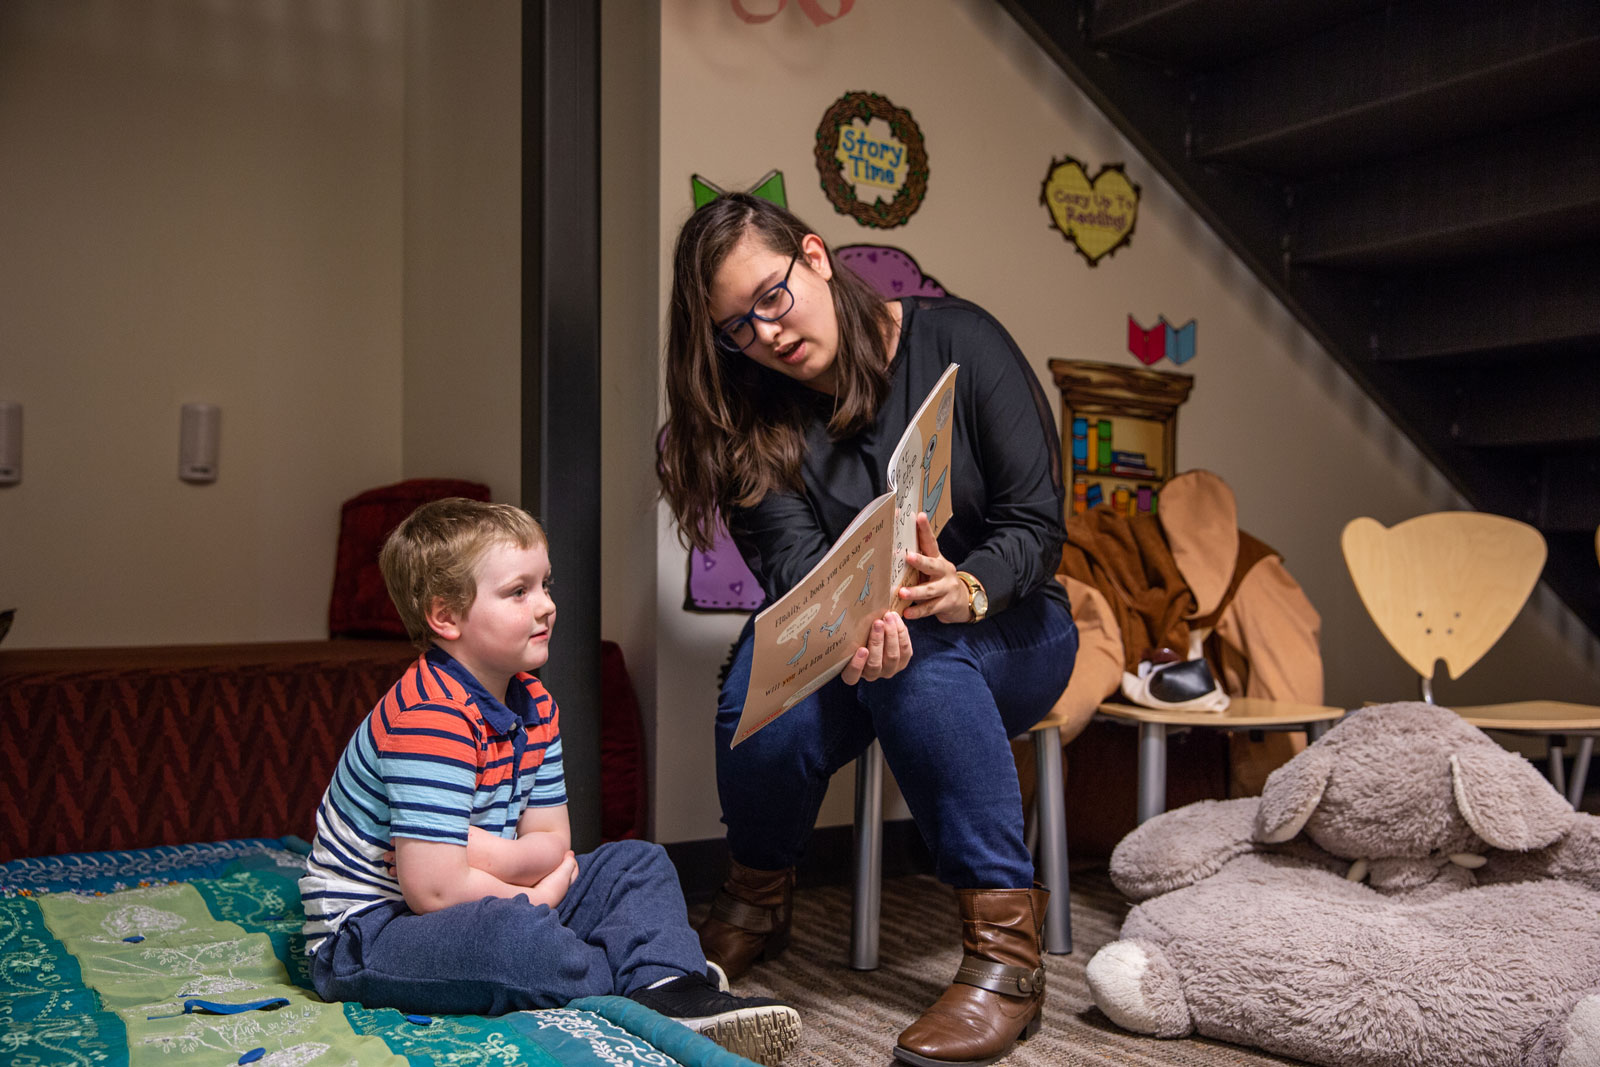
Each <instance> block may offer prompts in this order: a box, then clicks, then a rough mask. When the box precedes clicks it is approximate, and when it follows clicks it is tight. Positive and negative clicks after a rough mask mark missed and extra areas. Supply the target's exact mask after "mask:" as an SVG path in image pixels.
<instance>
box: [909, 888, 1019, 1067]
mask: <svg viewBox="0 0 1600 1067" xmlns="http://www.w3.org/2000/svg"><path fill="white" fill-rule="evenodd" d="M1049 899H1050V894H1049V892H1048V891H1046V890H1044V889H1040V888H1038V887H1035V888H1033V889H958V890H956V903H957V904H959V905H960V908H961V947H962V949H963V950H964V951H965V953H966V954H965V955H964V956H963V957H962V958H961V966H960V968H959V969H957V971H956V977H955V981H953V982H952V983H951V984H950V987H949V988H948V989H946V990H945V991H944V993H943V995H941V996H940V997H939V999H938V1000H936V1001H934V1004H933V1007H931V1008H929V1009H928V1010H927V1011H925V1012H923V1013H922V1018H920V1019H918V1020H917V1021H916V1022H914V1023H912V1024H911V1025H910V1026H908V1027H907V1028H906V1030H905V1032H904V1033H902V1034H901V1035H900V1040H899V1043H898V1044H896V1045H895V1048H894V1055H895V1058H896V1059H898V1060H904V1061H905V1062H907V1063H914V1064H917V1065H918V1067H946V1065H947V1064H970V1065H977V1064H985V1063H993V1062H994V1061H995V1060H997V1059H999V1058H1000V1057H1001V1056H1004V1055H1005V1054H1006V1053H1007V1052H1009V1051H1010V1050H1011V1046H1012V1045H1014V1044H1016V1042H1017V1041H1018V1039H1021V1040H1024V1041H1026V1040H1027V1039H1028V1038H1029V1037H1032V1036H1033V1033H1034V1031H1035V1030H1037V1029H1039V1020H1040V1018H1041V1017H1042V1014H1043V1012H1044V967H1043V966H1041V964H1040V962H1039V956H1040V951H1041V949H1042V947H1043V946H1042V937H1041V929H1042V928H1043V926H1044V905H1045V901H1047V900H1049Z"/></svg>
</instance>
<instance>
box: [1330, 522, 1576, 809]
mask: <svg viewBox="0 0 1600 1067" xmlns="http://www.w3.org/2000/svg"><path fill="white" fill-rule="evenodd" d="M1340 544H1341V546H1342V548H1343V550H1344V560H1345V566H1346V568H1348V570H1349V572H1350V578H1351V580H1352V581H1353V582H1354V583H1355V587H1356V592H1357V593H1358V594H1360V596H1361V602H1362V604H1364V605H1365V606H1366V609H1367V614H1368V615H1370V616H1371V617H1372V621H1373V622H1374V623H1376V624H1377V627H1378V630H1379V632H1380V633H1382V634H1383V636H1384V638H1385V639H1386V640H1388V642H1389V644H1390V645H1391V646H1392V647H1393V648H1394V650H1395V651H1396V652H1398V653H1399V654H1400V656H1401V658H1402V659H1404V660H1405V661H1406V663H1408V664H1410V666H1411V668H1412V669H1413V670H1414V671H1416V672H1417V676H1418V678H1419V679H1420V685H1421V691H1422V699H1423V700H1425V701H1427V702H1428V703H1430V704H1431V703H1433V672H1434V668H1435V665H1436V663H1437V662H1438V661H1439V660H1441V659H1442V660H1444V663H1445V668H1446V669H1447V670H1448V671H1449V672H1450V677H1451V678H1452V679H1455V678H1459V677H1461V676H1462V675H1463V674H1465V673H1466V672H1467V670H1468V669H1470V668H1471V667H1472V665H1473V664H1475V663H1477V662H1478V660H1479V659H1480V658H1482V656H1483V654H1484V653H1485V652H1487V651H1489V649H1490V648H1491V647H1493V645H1494V643H1495V642H1496V641H1498V640H1499V639H1500V637H1501V635H1502V634H1504V633H1505V632H1506V629H1507V628H1508V627H1509V626H1510V625H1511V622H1512V620H1513V619H1515V618H1516V617H1517V613H1518V612H1520V611H1521V610H1522V606H1523V604H1524V603H1526V602H1527V599H1528V595H1529V594H1530V593H1532V592H1533V586H1534V583H1535V582H1537V581H1538V580H1539V573H1540V571H1542V570H1543V569H1544V562H1545V544H1544V537H1543V536H1541V535H1540V533H1539V531H1538V530H1535V529H1534V528H1533V527H1531V526H1529V525H1527V524H1526V523H1522V522H1518V521H1517V520H1515V519H1508V518H1504V517H1502V516H1499V515H1486V514H1482V513H1480V512H1473V511H1442V512H1435V513H1433V514H1430V515H1419V516H1417V517H1416V518H1414V519H1408V520H1406V521H1405V522H1402V523H1398V524H1397V525H1395V526H1393V527H1391V528H1388V529H1385V528H1384V527H1383V526H1382V525H1381V524H1380V523H1378V522H1377V521H1376V520H1374V519H1369V518H1360V519H1353V520H1352V521H1351V522H1350V523H1349V524H1348V525H1347V526H1345V528H1344V534H1343V536H1342V537H1341V538H1340ZM1597 545H1600V541H1597ZM1454 710H1455V711H1456V713H1457V714H1459V715H1460V716H1461V717H1462V718H1464V719H1466V720H1467V721H1468V722H1470V723H1472V724H1473V725H1474V726H1476V727H1478V728H1479V729H1484V730H1505V731H1512V732H1527V733H1541V734H1545V735H1547V736H1548V738H1549V744H1550V758H1549V763H1550V780H1551V782H1552V784H1554V785H1555V787H1556V788H1557V789H1558V790H1560V791H1561V792H1562V793H1565V794H1566V795H1567V798H1568V800H1570V801H1571V803H1572V805H1573V807H1577V806H1578V803H1579V801H1581V800H1582V799H1583V792H1582V791H1583V786H1584V781H1585V778H1586V777H1587V774H1588V767H1589V760H1590V756H1591V755H1592V753H1593V749H1594V732H1595V731H1600V707H1591V706H1588V705H1583V704H1568V703H1564V702H1561V701H1554V700H1537V701H1522V702H1517V703H1510V704H1489V705H1480V706H1472V707H1458V708H1455V709H1454ZM1568 733H1583V734H1586V736H1584V737H1583V738H1582V744H1581V745H1580V747H1579V750H1578V753H1577V758H1576V759H1575V760H1574V763H1573V774H1572V782H1571V786H1572V788H1571V789H1570V790H1569V789H1568V788H1567V784H1566V782H1565V774H1564V772H1565V764H1564V762H1563V758H1564V756H1565V754H1566V753H1565V736H1564V735H1566V734H1568Z"/></svg>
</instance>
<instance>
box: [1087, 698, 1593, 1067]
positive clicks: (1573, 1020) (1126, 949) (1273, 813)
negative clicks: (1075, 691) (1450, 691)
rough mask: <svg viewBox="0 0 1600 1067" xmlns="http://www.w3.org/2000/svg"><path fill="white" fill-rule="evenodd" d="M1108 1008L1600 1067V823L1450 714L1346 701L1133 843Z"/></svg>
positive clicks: (1122, 884)
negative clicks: (1234, 794)
mask: <svg viewBox="0 0 1600 1067" xmlns="http://www.w3.org/2000/svg"><path fill="white" fill-rule="evenodd" d="M1111 877H1112V880H1113V881H1114V882H1115V883H1116V885H1117V887H1118V888H1119V889H1120V890H1122V892H1124V893H1125V894H1127V895H1128V896H1129V897H1130V898H1131V899H1133V900H1135V901H1142V903H1140V904H1139V905H1138V906H1137V907H1135V908H1134V909H1133V910H1132V911H1131V912H1130V913H1129V914H1128V918H1127V921H1126V922H1125V923H1124V924H1123V928H1122V934H1121V939H1120V940H1118V941H1114V942H1112V943H1111V944H1109V945H1106V946H1105V947H1104V948H1102V949H1101V950H1100V951H1099V952H1098V953H1096V954H1095V956H1094V958H1093V959H1092V960H1091V961H1090V962H1089V967H1088V979H1089V987H1090V990H1091V991H1092V992H1093V994H1094V999H1095V1003H1096V1004H1098V1005H1099V1006H1100V1009H1101V1010H1102V1011H1103V1012H1105V1013H1106V1015H1108V1016H1110V1017H1111V1019H1112V1020H1113V1021H1114V1022H1116V1023H1117V1024H1118V1025H1120V1026H1122V1027H1124V1028H1126V1029H1129V1030H1134V1031H1138V1032H1141V1033H1147V1034H1154V1035H1156V1036H1158V1037H1183V1036H1185V1035H1187V1034H1189V1033H1191V1032H1193V1031H1198V1032H1199V1033H1201V1034H1203V1035H1205V1036H1207V1037H1212V1038H1218V1039H1221V1040H1224V1041H1232V1042H1235V1043H1238V1044H1243V1045H1256V1046H1259V1047H1261V1048H1264V1049H1268V1050H1270V1051H1273V1052H1278V1053H1283V1054H1286V1055H1289V1056H1295V1057H1298V1058H1300V1059H1304V1060H1309V1061H1311V1062H1313V1063H1320V1064H1331V1065H1346V1064H1348V1065H1360V1067H1402V1065H1403V1067H1441V1065H1447V1064H1448V1065H1461V1067H1600V819H1597V818H1595V817H1594V816H1591V815H1585V814H1579V813H1576V812H1574V811H1573V810H1572V808H1571V807H1570V806H1569V805H1568V804H1567V803H1566V801H1565V800H1563V799H1562V798H1561V796H1560V794H1559V793H1557V792H1556V791H1555V790H1554V789H1553V788H1552V787H1551V786H1550V785H1549V783H1547V782H1546V781H1545V780H1544V779H1543V778H1542V777H1541V776H1540V775H1539V773H1538V771H1536V770H1535V769H1534V768H1533V766H1532V765H1531V764H1529V763H1528V762H1527V760H1525V759H1523V758H1522V757H1520V756H1517V755H1514V754H1512V753H1509V752H1507V751H1505V750H1504V749H1502V748H1501V747H1500V746H1499V745H1497V744H1496V743H1495V742H1494V741H1492V740H1490V739H1489V738H1488V737H1486V736H1485V735H1484V734H1483V733H1482V732H1481V731H1479V730H1477V729H1476V728H1475V727H1473V726H1471V725H1469V724H1467V723H1466V722H1464V721H1463V720H1462V719H1461V718H1460V717H1459V716H1457V715H1456V714H1455V713H1454V712H1451V711H1448V710H1446V709H1443V708H1437V707H1434V706H1432V705H1429V704H1388V705H1382V706H1378V707H1372V708H1365V709H1362V710H1360V711H1356V712H1353V713H1351V714H1350V715H1348V716H1346V717H1345V719H1344V720H1343V721H1342V722H1340V724H1339V725H1337V726H1335V727H1334V728H1333V729H1332V730H1330V731H1328V733H1327V734H1326V735H1325V736H1324V737H1323V738H1322V739H1321V740H1320V741H1318V742H1317V743H1316V744H1314V745H1311V746H1310V747H1309V748H1307V749H1306V750H1305V751H1304V752H1302V753H1300V755H1298V756H1296V757H1295V758H1294V759H1292V760H1290V761H1289V762H1288V763H1286V764H1284V765H1283V766H1282V767H1280V768H1279V769H1278V770H1277V771H1275V772H1274V773H1273V774H1272V776H1271V777H1270V778H1269V779H1268V780H1267V785H1266V789H1265V791H1264V792H1263V794H1262V796H1261V797H1260V798H1248V799H1242V800H1227V801H1203V802H1201V803H1199V804H1191V805H1189V806H1188V807H1185V808H1181V809H1179V810H1177V811H1172V812H1168V813H1167V814H1165V815H1161V816H1158V817H1157V818H1154V819H1151V820H1150V821H1149V822H1147V823H1145V824H1144V825H1142V826H1140V827H1139V828H1138V829H1137V830H1135V831H1134V832H1133V833H1131V834H1129V835H1128V836H1127V837H1126V838H1124V839H1123V841H1122V843H1121V844H1119V845H1118V846H1117V849H1116V851H1115V853H1114V854H1113V855H1112V857H1111Z"/></svg>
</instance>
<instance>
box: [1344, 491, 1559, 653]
mask: <svg viewBox="0 0 1600 1067" xmlns="http://www.w3.org/2000/svg"><path fill="white" fill-rule="evenodd" d="M1340 545H1341V546H1342V547H1343V549H1344V562H1345V566H1346V567H1348V568H1349V570H1350V578H1351V580H1352V581H1353V582H1354V583H1355V587H1356V592H1357V593H1359V594H1360V595H1361V602H1362V603H1363V604H1365V605H1366V607H1367V614H1369V615H1371V616H1372V621H1373V622H1375V623H1377V624H1378V629H1379V630H1380V631H1382V633H1383V636H1384V637H1385V638H1387V639H1388V641H1389V644H1391V645H1393V646H1394V650H1395V651H1396V652H1398V653H1400V656H1401V658H1402V659H1404V660H1405V661H1406V662H1407V663H1409V664H1410V665H1411V668H1412V670H1414V671H1416V672H1417V674H1418V675H1420V676H1421V677H1423V678H1432V677H1433V667H1434V664H1435V663H1436V662H1437V661H1438V660H1441V659H1442V660H1444V662H1445V666H1446V667H1447V668H1448V669H1449V671H1450V677H1451V678H1459V677H1461V676H1462V675H1463V674H1465V673H1466V672H1467V669H1468V668H1469V667H1471V666H1472V665H1473V664H1474V663H1476V662H1478V659H1479V658H1480V657H1481V656H1482V655H1483V654H1484V653H1485V652H1487V651H1489V648H1490V646H1492V645H1493V644H1494V643H1495V642H1496V641H1498V640H1499V639H1500V635H1501V634H1503V633H1505V632H1506V627H1508V626H1510V625H1511V622H1512V620H1513V619H1515V618H1516V617H1517V613H1518V612H1520V611H1521V610H1522V605H1523V603H1524V602H1526V601H1527V599H1528V594H1529V593H1531V592H1533V583H1534V582H1536V581H1538V580H1539V572H1540V571H1542V570H1543V569H1544V560H1545V546H1544V538H1543V537H1542V536H1541V535H1540V533H1539V531H1538V530H1535V529H1534V528H1533V527H1532V526H1528V525H1527V524H1525V523H1521V522H1518V521H1517V520H1515V519H1508V518H1505V517H1503V516H1500V515H1486V514H1483V513H1482V512H1477V511H1440V512H1435V513H1434V514H1432V515H1419V516H1417V517H1416V518H1414V519H1407V520H1406V521H1405V522H1402V523H1398V524H1396V525H1395V526H1393V527H1391V528H1389V529H1384V527H1383V526H1382V525H1381V524H1380V523H1379V522H1378V521H1377V520H1376V519H1352V520H1351V521H1350V523H1349V525H1347V526H1346V527H1345V528H1344V535H1343V536H1342V537H1341V538H1340Z"/></svg>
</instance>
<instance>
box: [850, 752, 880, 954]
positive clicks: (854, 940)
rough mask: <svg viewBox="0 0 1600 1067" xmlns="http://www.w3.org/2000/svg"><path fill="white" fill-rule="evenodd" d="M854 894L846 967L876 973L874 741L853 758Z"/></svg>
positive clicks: (877, 761)
mask: <svg viewBox="0 0 1600 1067" xmlns="http://www.w3.org/2000/svg"><path fill="white" fill-rule="evenodd" d="M855 864H856V870H855V894H854V897H853V899H852V901H851V907H850V966H851V967H852V968H853V969H855V970H858V971H875V970H877V969H878V915H879V911H880V907H881V905H882V901H883V753H882V751H881V750H880V749H879V748H878V742H876V741H874V742H872V744H871V745H868V746H867V750H866V751H865V752H863V753H862V754H861V755H860V756H858V757H857V758H856V855H855Z"/></svg>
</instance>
